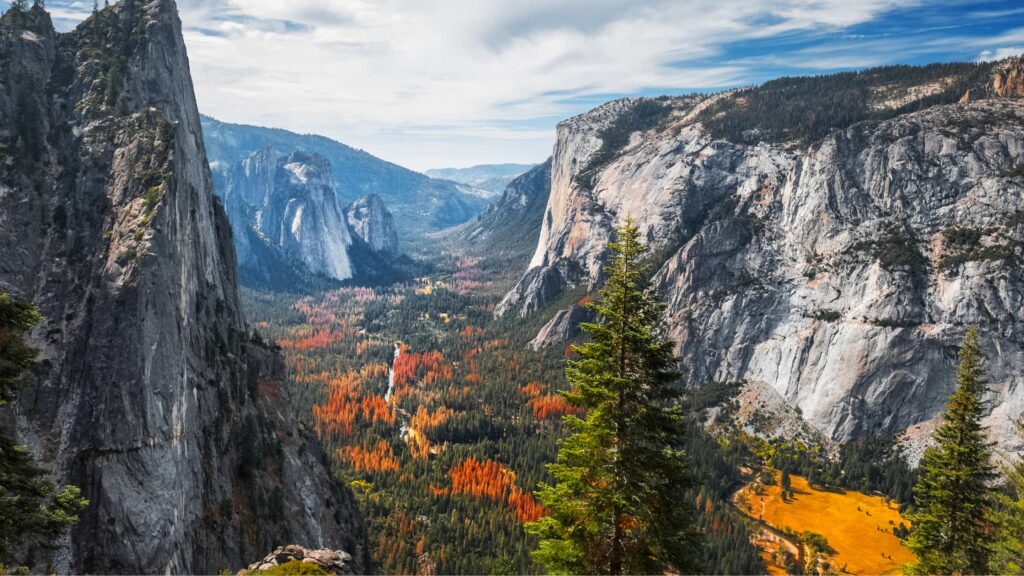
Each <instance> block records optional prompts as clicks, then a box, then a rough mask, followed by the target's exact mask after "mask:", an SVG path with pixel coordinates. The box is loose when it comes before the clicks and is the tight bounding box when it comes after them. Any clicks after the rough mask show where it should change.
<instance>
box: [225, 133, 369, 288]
mask: <svg viewBox="0 0 1024 576" xmlns="http://www.w3.org/2000/svg"><path fill="white" fill-rule="evenodd" d="M331 179H332V176H331V165H330V162H328V160H327V159H326V158H324V157H323V156H320V155H317V154H310V153H306V152H293V153H291V154H288V155H280V154H279V153H278V152H277V151H275V150H274V149H272V148H264V149H262V150H258V151H256V152H253V153H252V154H251V155H250V156H249V157H248V158H246V159H245V160H243V161H242V162H240V163H239V164H238V165H237V166H235V168H234V170H233V171H232V172H231V175H230V177H229V178H228V183H227V186H226V191H225V193H224V203H225V207H226V210H227V214H228V219H229V221H230V222H231V226H232V229H233V230H234V232H235V235H236V236H237V238H238V241H237V243H236V250H237V253H238V266H239V268H240V269H241V270H242V271H243V275H245V276H246V277H257V278H270V277H272V276H274V275H275V274H278V275H285V276H287V275H289V274H294V275H298V276H322V277H325V278H328V279H331V280H338V281H342V280H348V279H350V278H352V276H353V266H352V262H351V260H350V258H349V253H348V248H349V246H351V245H352V236H351V234H350V233H349V228H348V225H347V224H346V219H345V215H344V214H342V211H341V209H340V207H339V206H338V201H337V198H335V195H334V186H333V183H332V180H331Z"/></svg>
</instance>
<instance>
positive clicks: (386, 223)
mask: <svg viewBox="0 0 1024 576" xmlns="http://www.w3.org/2000/svg"><path fill="white" fill-rule="evenodd" d="M345 218H346V220H347V221H348V225H349V227H350V228H351V229H352V234H354V235H355V236H357V237H359V238H360V239H362V241H363V242H365V243H366V245H367V246H368V247H369V248H370V250H372V251H373V252H377V253H379V254H391V255H394V254H398V230H397V229H396V228H395V219H394V217H393V216H392V215H391V212H390V211H388V209H387V206H385V205H384V201H383V200H381V198H380V196H377V195H376V194H368V195H366V196H363V197H362V198H360V199H358V200H356V201H355V202H353V203H352V204H351V205H349V207H348V208H346V209H345Z"/></svg>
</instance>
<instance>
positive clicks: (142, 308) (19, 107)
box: [0, 0, 366, 574]
mask: <svg viewBox="0 0 1024 576" xmlns="http://www.w3.org/2000/svg"><path fill="white" fill-rule="evenodd" d="M31 13H32V14H34V16H33V20H32V22H31V30H26V29H24V28H22V27H19V26H20V25H14V26H8V25H6V24H9V23H5V25H4V26H0V290H4V291H9V292H12V293H14V294H15V295H17V296H21V297H27V298H30V299H32V300H34V301H36V302H37V303H38V305H39V308H40V311H41V312H42V313H43V315H44V316H45V318H46V320H45V321H44V322H42V323H41V324H40V325H39V326H38V328H37V329H36V331H35V333H34V334H33V341H34V344H35V345H36V346H37V347H39V348H40V349H41V361H42V362H41V365H40V367H39V369H38V371H37V374H36V375H35V376H36V377H35V379H34V382H33V383H32V384H31V385H30V386H27V387H26V388H25V389H24V390H23V391H22V392H21V393H20V394H19V398H18V401H17V402H16V403H14V404H12V405H10V406H9V407H8V408H6V409H5V410H7V414H5V416H10V417H13V418H14V419H15V421H16V424H17V430H18V433H19V437H20V439H21V441H22V442H24V443H26V444H28V445H29V446H30V447H31V449H32V450H33V452H35V454H36V455H37V456H38V457H39V459H40V460H41V461H42V462H43V463H45V464H46V465H48V466H49V467H50V468H51V469H52V470H53V471H54V473H55V475H56V476H57V477H58V479H59V480H60V481H61V482H68V483H73V484H76V485H78V486H80V487H81V488H82V491H83V496H85V497H86V498H88V499H89V501H90V503H91V504H90V506H89V507H88V508H87V509H86V510H85V511H84V512H83V514H82V515H81V519H80V521H79V523H78V524H77V526H75V528H74V529H73V530H72V532H71V535H70V539H68V540H67V541H66V543H65V545H64V546H63V547H62V548H61V550H59V551H58V553H57V556H56V558H55V559H54V561H53V563H52V564H47V563H46V561H45V559H42V558H37V560H38V561H39V562H40V564H39V566H38V568H39V570H40V571H42V570H44V569H53V570H55V571H57V572H61V573H64V572H68V573H133V574H142V573H215V572H217V571H219V570H220V569H223V568H227V567H230V566H238V565H241V563H242V561H243V559H249V558H252V557H253V556H255V555H256V554H258V553H262V552H263V551H265V550H267V549H269V548H270V547H272V546H273V545H274V544H275V543H277V542H282V541H291V542H301V543H304V544H306V545H309V546H314V547H321V546H331V547H343V548H345V549H347V550H350V551H351V552H352V553H353V554H354V555H355V556H356V558H355V559H354V560H353V562H352V564H353V566H355V569H356V570H357V571H362V570H363V569H364V568H365V566H366V549H365V534H364V529H363V525H362V521H361V520H360V518H359V515H358V510H357V507H356V504H355V502H354V498H353V496H352V494H351V493H350V492H348V491H347V490H345V489H342V488H339V487H338V486H337V485H336V484H335V483H334V481H333V480H332V479H331V477H330V475H329V473H328V469H327V466H326V457H325V456H324V455H323V453H322V452H321V451H320V450H319V449H318V448H316V445H315V444H314V443H312V442H311V439H310V437H309V434H307V433H305V432H303V431H302V430H300V429H299V428H297V427H296V424H295V422H294V420H293V418H292V415H291V412H290V409H289V408H288V406H289V403H288V400H287V397H286V396H285V393H284V391H283V390H282V388H281V382H282V379H283V376H284V366H283V362H282V360H281V358H280V356H279V355H278V354H277V353H276V352H274V351H273V350H271V349H269V348H267V347H266V346H265V345H263V344H261V343H259V342H257V341H254V340H253V339H252V338H251V337H250V333H249V330H248V328H247V326H246V324H245V322H244V319H243V317H242V312H241V309H240V306H239V299H238V293H237V285H236V278H235V266H234V257H235V256H234V251H233V249H232V243H231V231H230V227H229V226H228V222H227V220H226V218H225V215H224V212H223V210H222V209H221V208H220V206H219V204H218V202H217V201H216V200H215V198H214V196H213V194H212V191H211V182H210V171H209V166H208V163H207V159H206V156H205V152H204V149H203V140H202V134H201V128H200V123H199V115H198V111H197V109H196V102H195V97H194V93H193V89H192V81H191V78H190V74H189V68H188V61H187V57H186V53H185V46H184V43H183V40H182V36H181V23H180V21H179V20H178V15H177V10H176V6H175V4H174V2H173V0H148V1H142V0H122V1H121V2H119V3H117V4H115V5H113V6H111V7H110V8H107V9H104V10H102V11H100V12H99V13H98V14H96V15H93V16H92V17H90V18H89V19H88V20H87V21H86V22H84V23H83V24H82V25H81V26H80V27H79V28H78V29H77V30H75V31H74V32H71V33H68V34H57V33H55V32H54V31H53V28H52V26H50V24H49V18H48V17H45V12H43V11H42V9H41V8H33V9H32V10H31Z"/></svg>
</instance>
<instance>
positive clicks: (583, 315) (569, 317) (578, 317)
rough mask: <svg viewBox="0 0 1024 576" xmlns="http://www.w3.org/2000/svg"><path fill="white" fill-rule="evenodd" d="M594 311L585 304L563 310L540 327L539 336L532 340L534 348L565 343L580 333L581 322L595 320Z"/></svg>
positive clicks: (531, 345) (538, 348) (531, 344)
mask: <svg viewBox="0 0 1024 576" xmlns="http://www.w3.org/2000/svg"><path fill="white" fill-rule="evenodd" d="M593 321H594V313H593V312H592V311H591V310H590V309H588V308H585V307H583V306H573V307H572V308H568V309H566V310H561V311H559V312H558V313H557V314H555V316H554V317H553V318H552V319H551V320H550V321H548V323H547V324H545V325H544V327H543V328H541V329H540V332H539V333H538V334H537V337H536V338H534V339H533V341H531V342H530V347H531V348H533V349H534V350H540V349H541V348H547V347H548V346H557V345H559V344H564V343H566V342H568V341H570V340H572V339H573V338H576V337H577V336H579V335H580V333H581V331H582V330H581V329H580V324H582V323H584V322H593Z"/></svg>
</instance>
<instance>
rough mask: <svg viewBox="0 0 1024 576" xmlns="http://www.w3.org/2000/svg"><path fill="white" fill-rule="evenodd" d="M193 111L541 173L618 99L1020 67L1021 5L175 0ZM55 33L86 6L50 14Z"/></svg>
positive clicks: (65, 0) (384, 153)
mask: <svg viewBox="0 0 1024 576" xmlns="http://www.w3.org/2000/svg"><path fill="white" fill-rule="evenodd" d="M178 5H179V8H180V10H181V15H182V21H183V22H184V25H185V40H186V44H187V45H188V49H189V54H190V59H191V65H192V73H193V76H194V78H195V84H196V92H197V96H198V99H199V106H200V109H201V111H202V112H204V113H206V114H209V115H211V116H214V117H217V118H219V119H221V120H225V121H229V122H241V123H249V124H257V125H264V126H274V127H279V128H285V129H289V130H294V131H297V132H312V133H319V134H323V135H325V136H329V137H332V138H335V139H337V140H340V141H342V142H345V143H346V144H349V145H352V146H356V147H359V148H363V149H366V150H367V151H369V152H371V153H373V154H376V155H377V156H380V157H382V158H385V159H387V160H391V161H393V162H397V163H399V164H402V165H405V166H408V167H410V168H413V169H417V170H425V169H428V168H438V167H446V166H460V167H461V166H470V165H473V164H481V163H499V162H524V163H527V162H539V161H542V160H543V159H544V158H546V157H547V156H548V155H549V154H550V151H551V145H552V142H553V140H554V128H555V125H556V124H557V123H558V122H559V121H560V120H562V119H564V118H567V117H569V116H572V115H574V114H578V113H581V112H585V111H586V110H589V109H590V108H593V107H594V106H596V105H598V104H601V103H602V102H605V101H607V100H611V99H614V98H618V97H621V96H633V95H660V94H682V93H689V92H694V91H717V90H722V89H726V88H731V87H735V86H743V85H748V84H753V83H757V82H761V81H764V80H768V79H771V78H775V77H778V76H784V75H808V74H823V73H828V72H835V71H840V70H851V69H860V68H866V67H871V66H878V65H883V64H896V63H902V64H923V63H928V62H936V61H952V60H957V61H977V60H991V59H998V58H1002V57H1006V56H1010V55H1013V54H1019V53H1024V1H1022V0H1013V1H1010V0H995V1H991V2H967V1H958V0H950V1H942V0H931V1H918V0H762V1H757V0H500V1H499V0H288V1H287V2H286V1H283V0H178ZM48 6H49V8H50V10H51V12H53V13H54V15H55V18H56V20H57V24H58V27H61V28H63V29H68V28H70V27H72V26H74V24H75V22H76V21H78V20H80V19H81V18H82V17H83V16H84V15H85V14H87V13H88V11H89V10H90V9H91V2H83V1H81V0H77V1H74V0H50V1H49V2H48Z"/></svg>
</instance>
